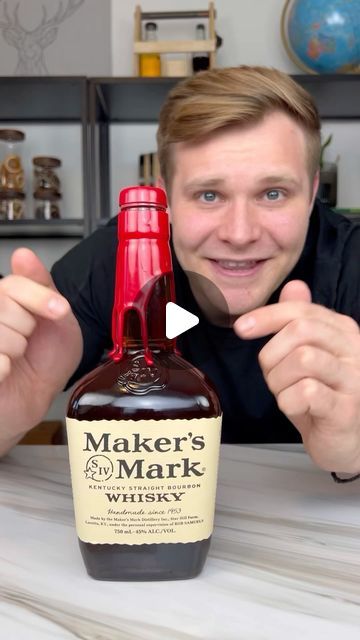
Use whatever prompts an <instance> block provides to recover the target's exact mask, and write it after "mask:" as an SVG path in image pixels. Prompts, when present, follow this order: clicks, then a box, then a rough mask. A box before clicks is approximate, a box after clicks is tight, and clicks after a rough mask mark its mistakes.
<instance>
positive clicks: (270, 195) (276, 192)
mask: <svg viewBox="0 0 360 640" xmlns="http://www.w3.org/2000/svg"><path fill="white" fill-rule="evenodd" d="M283 195H284V193H283V192H282V191H280V189H269V191H266V193H265V197H266V198H267V199H268V200H272V201H275V200H279V199H280V198H281V196H283Z"/></svg>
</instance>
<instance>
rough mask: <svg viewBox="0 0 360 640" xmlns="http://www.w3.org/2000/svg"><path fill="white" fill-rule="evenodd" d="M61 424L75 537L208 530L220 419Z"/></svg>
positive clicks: (184, 536)
mask: <svg viewBox="0 0 360 640" xmlns="http://www.w3.org/2000/svg"><path fill="white" fill-rule="evenodd" d="M66 426H67V434H68V442H69V457H70V467H71V480H72V488H73V498H74V509H75V519H76V530H77V534H78V536H79V538H80V539H81V540H83V541H84V542H91V543H94V544H105V543H110V544H152V543H163V542H175V543H176V542H196V541H198V540H204V539H206V538H208V537H209V536H210V535H211V533H212V530H213V522H214V510H215V495H216V482H217V469H218V459H219V446H220V431H221V417H220V418H200V419H195V420H140V421H138V420H136V421H135V420H121V421H118V420H99V421H97V420H95V421H93V420H91V421H87V420H75V419H73V418H67V419H66Z"/></svg>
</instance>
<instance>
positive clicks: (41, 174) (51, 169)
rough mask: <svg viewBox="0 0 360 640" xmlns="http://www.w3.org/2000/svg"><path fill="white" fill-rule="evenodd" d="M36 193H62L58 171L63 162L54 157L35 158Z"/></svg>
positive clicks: (34, 178)
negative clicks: (40, 191)
mask: <svg viewBox="0 0 360 640" xmlns="http://www.w3.org/2000/svg"><path fill="white" fill-rule="evenodd" d="M33 165H34V170H33V181H34V192H37V191H39V190H42V191H51V192H52V193H58V194H60V193H61V183H60V179H59V176H58V175H57V172H56V169H58V168H59V167H61V160H60V159H59V158H53V157H52V156H36V157H35V158H33Z"/></svg>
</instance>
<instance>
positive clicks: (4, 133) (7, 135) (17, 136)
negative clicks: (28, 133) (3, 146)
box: [0, 129, 25, 142]
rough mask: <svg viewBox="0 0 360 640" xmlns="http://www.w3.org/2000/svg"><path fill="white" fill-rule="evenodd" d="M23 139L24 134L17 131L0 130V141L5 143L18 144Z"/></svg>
mask: <svg viewBox="0 0 360 640" xmlns="http://www.w3.org/2000/svg"><path fill="white" fill-rule="evenodd" d="M24 139H25V133H24V132H23V131H19V130H18V129H0V140H6V142H20V141H21V140H24Z"/></svg>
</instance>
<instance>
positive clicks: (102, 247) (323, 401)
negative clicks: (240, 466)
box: [0, 67, 360, 474]
mask: <svg viewBox="0 0 360 640" xmlns="http://www.w3.org/2000/svg"><path fill="white" fill-rule="evenodd" d="M158 148H159V159H160V166H161V173H162V177H163V181H164V186H165V188H166V190H167V194H168V199H169V204H170V219H171V223H172V242H173V248H174V271H175V283H176V293H177V302H178V303H179V304H180V305H182V306H184V307H185V308H187V309H189V310H190V311H193V312H195V313H196V314H197V315H199V316H200V323H199V325H198V326H197V327H195V328H194V329H192V330H191V332H188V333H187V334H184V335H183V336H181V337H180V338H179V341H178V346H179V348H180V350H181V351H182V354H183V356H184V357H185V358H187V359H188V360H189V361H190V362H192V363H194V364H195V365H196V366H198V367H199V368H200V369H202V370H203V371H204V372H205V373H207V374H208V376H209V377H210V378H211V379H212V380H213V382H214V383H215V385H216V387H217V389H218V392H219V395H220V399H221V404H222V407H223V411H224V420H223V441H225V442H271V441H273V442H276V441H285V442H291V441H297V440H300V439H302V441H303V443H304V445H305V448H306V450H307V451H308V453H309V455H310V456H311V457H312V458H313V460H314V461H315V462H316V463H317V464H318V465H319V466H320V467H322V468H323V469H326V470H332V471H337V472H347V473H350V474H356V473H357V472H359V471H360V332H359V322H360V268H359V250H360V226H356V225H353V224H352V223H351V222H350V221H349V220H347V219H346V218H343V217H341V216H338V215H336V214H335V213H333V212H330V211H328V210H326V209H325V208H321V207H320V206H319V205H318V204H314V203H315V196H316V192H317V188H318V181H319V171H318V166H319V152H320V122H319V117H318V113H317V110H316V108H315V106H314V104H313V102H312V99H311V98H310V96H309V95H308V94H307V93H306V92H305V91H304V90H303V89H302V88H301V87H299V86H298V85H297V84H296V83H294V82H293V81H292V80H291V79H290V78H289V77H288V76H287V75H285V74H283V73H281V72H279V71H276V70H273V69H267V68H260V67H254V68H251V67H238V68H230V69H218V70H213V71H207V72H203V73H200V74H198V75H197V76H194V77H193V78H189V79H187V80H186V81H185V82H183V83H180V84H179V85H178V86H177V87H175V89H174V90H173V91H172V92H171V93H170V95H169V96H168V98H167V100H166V102H165V104H164V106H163V109H162V112H161V115H160V123H159V131H158ZM115 224H116V220H113V221H111V222H110V224H109V225H108V226H107V227H106V228H105V229H101V230H98V231H96V232H95V233H94V234H93V235H92V236H91V237H89V238H87V239H86V240H84V241H83V242H82V243H80V244H79V245H78V246H77V247H76V248H75V249H73V250H72V251H70V252H69V254H68V255H67V256H65V257H64V258H63V259H62V260H60V261H59V262H58V263H57V264H56V265H55V266H54V268H53V272H52V275H53V278H54V280H52V279H51V276H50V275H49V274H48V273H47V271H46V269H45V268H44V267H43V266H42V265H41V263H40V261H39V260H38V259H37V258H36V256H35V255H34V254H32V253H31V252H30V251H28V250H25V249H20V250H18V251H16V252H15V254H14V256H13V260H12V271H13V274H12V275H10V276H8V277H6V278H4V280H3V281H2V282H1V283H0V426H1V436H0V437H1V442H2V444H1V447H2V452H5V451H6V450H8V449H9V448H10V447H11V446H12V445H13V444H15V442H16V441H17V440H18V439H19V437H21V435H22V434H23V433H24V431H25V430H27V429H29V428H31V427H32V426H33V425H34V424H36V422H38V421H39V420H40V419H41V418H42V416H43V415H44V413H45V412H46V410H47V408H48V406H49V404H50V403H51V401H52V399H53V398H54V396H55V395H56V394H57V393H58V392H59V391H60V390H61V389H62V388H63V387H64V386H65V385H66V383H67V381H68V379H69V378H70V383H72V382H74V381H75V380H76V379H77V378H79V377H80V376H81V375H82V374H83V373H85V372H87V371H89V370H90V369H91V368H93V367H94V366H95V365H96V364H97V362H98V360H99V359H100V357H101V355H102V353H103V351H104V349H106V348H109V347H110V346H111V338H110V327H111V309H112V302H113V290H114V266H115V251H116V227H115ZM209 283H210V284H211V283H213V284H214V285H215V286H213V287H211V286H209ZM56 288H57V289H58V291H59V292H60V293H62V294H63V297H61V296H60V295H59V294H58V293H57V292H56ZM219 292H220V295H219ZM69 303H70V306H69Z"/></svg>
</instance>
